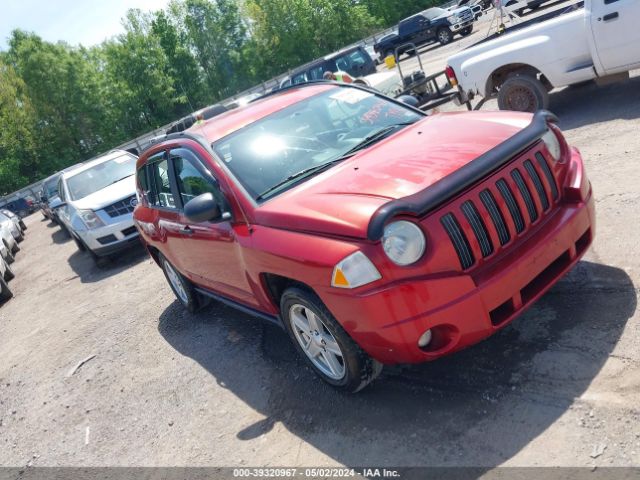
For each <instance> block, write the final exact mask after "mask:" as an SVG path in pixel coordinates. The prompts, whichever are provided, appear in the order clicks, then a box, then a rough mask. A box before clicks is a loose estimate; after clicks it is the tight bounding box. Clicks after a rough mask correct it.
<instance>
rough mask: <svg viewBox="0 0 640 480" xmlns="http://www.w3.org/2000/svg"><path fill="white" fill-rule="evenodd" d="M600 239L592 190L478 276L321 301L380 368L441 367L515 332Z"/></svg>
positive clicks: (438, 278)
mask: <svg viewBox="0 0 640 480" xmlns="http://www.w3.org/2000/svg"><path fill="white" fill-rule="evenodd" d="M576 165H577V164H576ZM581 165H582V163H581V161H580V162H579V169H580V172H581V173H582V170H581V168H582V167H581ZM584 180H585V181H587V180H586V177H585V178H584ZM587 185H588V181H587ZM594 234H595V207H594V199H593V195H592V192H591V189H590V188H589V189H588V194H586V195H584V198H583V199H581V200H580V201H575V199H574V201H573V202H569V201H563V202H562V203H561V205H560V206H559V208H557V209H556V210H555V211H554V212H553V213H552V214H550V215H549V216H548V217H547V218H546V219H545V221H544V223H543V224H540V225H539V226H538V228H537V229H536V231H535V232H533V233H532V235H531V236H529V237H528V238H526V239H525V240H523V242H522V243H521V244H519V245H518V246H517V248H514V249H513V250H511V251H508V252H505V254H504V256H502V257H501V258H500V259H499V261H497V262H495V263H493V264H487V265H486V266H485V267H484V268H482V269H480V270H479V271H476V272H469V273H467V274H464V273H452V274H440V275H433V276H424V277H416V278H410V279H405V280H402V281H399V282H395V283H390V284H386V285H382V286H379V287H377V288H372V289H369V290H366V289H365V290H363V291H360V292H358V293H355V292H353V293H351V294H349V292H345V291H341V292H335V291H333V290H331V289H327V290H324V291H322V292H320V295H321V297H322V299H323V301H324V302H325V304H326V305H327V307H328V308H329V310H330V311H331V312H332V313H333V314H334V315H335V317H336V318H337V319H338V320H339V321H340V323H341V324H342V325H343V327H344V328H345V330H346V331H347V332H348V333H349V335H351V337H352V338H353V339H354V340H355V341H356V342H357V343H358V344H359V345H360V346H361V347H362V348H363V349H364V350H365V351H366V352H367V353H368V354H369V355H371V356H372V357H373V358H375V359H377V360H379V361H380V362H382V363H386V364H397V363H418V362H424V361H429V360H434V359H436V358H439V357H441V356H443V355H446V354H450V353H453V352H455V351H458V350H461V349H463V348H465V347H468V346H470V345H473V344H475V343H477V342H479V341H480V340H482V339H484V338H486V337H488V336H490V335H492V334H493V333H495V332H496V331H497V330H499V329H501V328H503V327H504V326H506V325H508V324H509V323H510V322H511V321H512V320H513V319H514V318H516V317H517V316H518V315H520V314H521V313H522V312H523V311H524V310H526V309H527V308H528V307H529V306H531V305H532V304H533V303H534V302H535V301H536V300H537V299H538V298H540V297H541V296H542V295H543V294H544V293H545V292H546V291H547V290H549V289H550V288H551V287H552V286H553V285H554V284H555V283H556V282H558V281H559V280H560V279H561V278H562V277H563V276H564V274H565V273H566V272H567V271H568V270H570V269H571V268H572V267H573V266H574V265H575V264H576V263H577V262H578V261H579V260H580V258H581V257H582V256H583V255H584V253H585V252H586V251H587V249H588V248H589V246H590V245H591V242H592V240H593V237H594ZM428 329H432V332H433V340H432V342H431V344H430V345H429V348H428V349H426V350H423V349H420V348H419V347H418V339H419V338H420V336H421V335H422V334H423V333H424V332H425V331H426V330H428Z"/></svg>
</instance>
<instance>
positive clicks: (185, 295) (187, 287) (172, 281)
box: [158, 254, 202, 313]
mask: <svg viewBox="0 0 640 480" xmlns="http://www.w3.org/2000/svg"><path fill="white" fill-rule="evenodd" d="M158 260H159V263H160V267H161V268H162V271H163V272H164V276H165V278H166V279H167V282H168V283H169V286H170V287H171V290H173V294H174V295H175V296H176V298H177V299H178V301H179V302H180V303H181V304H182V306H183V307H184V308H186V309H187V311H188V312H190V313H196V312H197V311H198V310H199V309H200V307H201V306H202V301H201V299H200V296H199V295H198V292H196V290H195V288H193V285H192V284H191V282H190V281H189V280H188V279H187V278H185V277H184V276H183V275H182V274H181V273H180V272H178V270H177V269H176V268H175V267H174V266H173V265H171V263H170V262H169V260H167V258H166V257H165V256H164V255H162V254H159V258H158Z"/></svg>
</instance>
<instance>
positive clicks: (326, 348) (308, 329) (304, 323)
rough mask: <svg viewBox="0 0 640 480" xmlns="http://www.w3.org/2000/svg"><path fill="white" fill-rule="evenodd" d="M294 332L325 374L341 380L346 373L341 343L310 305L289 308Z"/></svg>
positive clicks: (309, 355) (310, 357)
mask: <svg viewBox="0 0 640 480" xmlns="http://www.w3.org/2000/svg"><path fill="white" fill-rule="evenodd" d="M289 322H290V323H291V329H292V331H293V334H294V336H295V338H296V340H297V341H298V343H299V344H300V347H301V348H302V350H303V351H304V353H305V354H306V355H307V357H309V360H311V362H312V363H313V364H314V365H315V367H316V368H317V369H318V370H320V371H321V372H322V373H323V374H324V375H326V376H327V377H329V378H331V379H333V380H340V379H342V378H343V377H344V376H345V374H346V367H345V361H344V355H343V353H342V350H341V349H340V345H338V342H337V341H336V339H335V337H334V336H333V334H332V333H331V332H330V331H329V329H328V328H327V326H326V325H325V324H324V322H323V321H322V320H321V319H320V317H319V316H318V315H316V314H315V313H314V312H313V310H311V309H310V308H309V307H306V306H304V305H300V304H294V305H292V306H291V308H290V309H289Z"/></svg>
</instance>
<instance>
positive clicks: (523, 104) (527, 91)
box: [498, 75, 549, 113]
mask: <svg viewBox="0 0 640 480" xmlns="http://www.w3.org/2000/svg"><path fill="white" fill-rule="evenodd" d="M498 107H499V108H500V110H512V111H515V112H529V113H535V112H537V111H538V110H543V109H547V108H548V107H549V92H547V89H546V88H545V86H544V85H543V84H542V82H541V81H540V80H538V79H537V78H535V77H533V76H530V75H514V76H512V77H510V78H508V79H507V80H506V81H505V82H504V83H503V84H502V86H501V87H500V90H499V91H498Z"/></svg>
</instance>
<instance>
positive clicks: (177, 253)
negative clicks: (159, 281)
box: [138, 152, 182, 270]
mask: <svg viewBox="0 0 640 480" xmlns="http://www.w3.org/2000/svg"><path fill="white" fill-rule="evenodd" d="M144 168H145V175H144V177H143V176H142V175H140V174H138V178H144V180H145V182H146V185H141V187H142V189H143V194H144V195H145V197H146V199H145V201H146V203H147V204H148V206H149V209H150V210H152V213H151V218H150V219H149V220H150V222H149V223H152V224H153V229H152V234H151V240H152V241H153V242H154V243H156V245H155V246H156V247H157V248H158V249H159V250H160V251H161V252H162V254H163V255H164V256H165V257H167V258H168V259H169V261H170V262H171V263H172V264H173V265H175V266H176V268H178V270H181V269H182V257H181V250H182V245H181V243H180V240H181V235H180V222H179V219H180V212H179V211H178V208H177V204H176V196H177V193H176V192H177V188H176V187H175V185H174V184H173V181H172V177H171V175H170V169H169V159H168V156H167V152H160V153H157V154H155V155H153V156H152V157H150V158H149V160H148V161H147V164H146V166H145V167H144Z"/></svg>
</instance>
